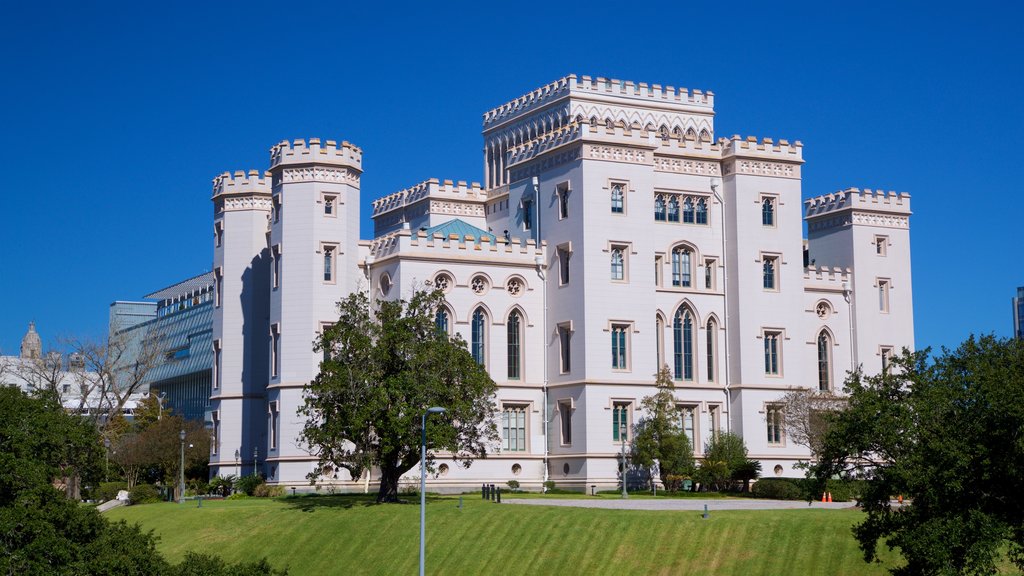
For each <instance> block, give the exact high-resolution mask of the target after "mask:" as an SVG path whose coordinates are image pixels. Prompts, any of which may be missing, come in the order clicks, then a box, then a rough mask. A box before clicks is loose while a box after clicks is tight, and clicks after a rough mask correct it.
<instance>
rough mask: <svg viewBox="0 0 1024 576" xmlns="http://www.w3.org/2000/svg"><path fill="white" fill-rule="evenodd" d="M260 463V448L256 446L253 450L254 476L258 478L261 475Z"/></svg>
mask: <svg viewBox="0 0 1024 576" xmlns="http://www.w3.org/2000/svg"><path fill="white" fill-rule="evenodd" d="M259 462H260V447H259V446H255V447H254V448H253V449H252V475H253V476H256V475H258V474H259Z"/></svg>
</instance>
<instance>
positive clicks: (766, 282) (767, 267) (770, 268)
mask: <svg viewBox="0 0 1024 576" xmlns="http://www.w3.org/2000/svg"><path fill="white" fill-rule="evenodd" d="M761 283H762V285H763V287H764V289H765V290H772V291H777V290H778V289H779V257H778V256H774V255H767V254H764V255H762V256H761Z"/></svg>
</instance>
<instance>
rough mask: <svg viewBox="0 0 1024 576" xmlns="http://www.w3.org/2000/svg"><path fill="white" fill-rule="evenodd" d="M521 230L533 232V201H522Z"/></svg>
mask: <svg viewBox="0 0 1024 576" xmlns="http://www.w3.org/2000/svg"><path fill="white" fill-rule="evenodd" d="M523 230H527V231H529V230H533V200H523Z"/></svg>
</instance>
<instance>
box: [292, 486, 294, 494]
mask: <svg viewBox="0 0 1024 576" xmlns="http://www.w3.org/2000/svg"><path fill="white" fill-rule="evenodd" d="M292 496H295V486H292Z"/></svg>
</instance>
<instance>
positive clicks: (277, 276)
mask: <svg viewBox="0 0 1024 576" xmlns="http://www.w3.org/2000/svg"><path fill="white" fill-rule="evenodd" d="M270 257H271V259H272V260H273V262H271V266H272V267H273V269H272V270H271V275H272V276H273V277H272V278H271V287H272V288H278V287H279V286H281V245H280V244H278V245H277V246H274V247H273V248H272V249H271V250H270Z"/></svg>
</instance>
